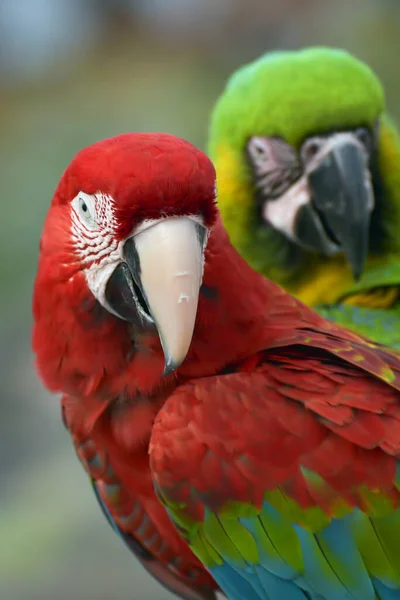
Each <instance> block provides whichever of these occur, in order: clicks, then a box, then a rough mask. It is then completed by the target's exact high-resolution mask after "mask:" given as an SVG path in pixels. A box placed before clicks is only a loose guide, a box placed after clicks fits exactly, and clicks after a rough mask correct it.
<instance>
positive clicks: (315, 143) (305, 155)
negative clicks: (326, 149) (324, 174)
mask: <svg viewBox="0 0 400 600" xmlns="http://www.w3.org/2000/svg"><path fill="white" fill-rule="evenodd" d="M323 144H324V140H323V139H322V138H311V139H309V140H306V141H305V142H304V144H303V145H302V147H301V150H300V155H301V160H302V162H303V164H307V163H309V162H310V161H311V160H312V159H313V158H314V157H315V156H316V155H317V154H318V152H319V151H320V150H321V148H322V146H323Z"/></svg>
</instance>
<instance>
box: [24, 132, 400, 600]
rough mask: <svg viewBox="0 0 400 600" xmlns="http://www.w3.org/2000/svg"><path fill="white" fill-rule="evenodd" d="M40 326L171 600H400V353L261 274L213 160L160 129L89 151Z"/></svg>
mask: <svg viewBox="0 0 400 600" xmlns="http://www.w3.org/2000/svg"><path fill="white" fill-rule="evenodd" d="M33 316H34V326H33V334H32V335H33V338H32V345H33V350H34V352H35V357H36V367H37V370H38V374H39V376H40V377H41V379H42V381H43V383H44V384H45V386H46V387H47V388H48V389H49V390H50V391H52V392H58V393H61V394H62V399H61V407H62V417H63V420H64V423H65V425H66V427H67V429H68V431H69V433H70V435H71V439H72V442H73V445H74V447H75V450H76V453H77V455H78V458H79V459H80V461H81V463H82V465H83V466H84V468H85V469H86V470H87V472H88V475H89V479H90V481H91V484H92V486H93V487H94V490H95V494H96V497H97V500H98V502H99V504H100V506H101V508H102V510H103V512H104V513H105V515H106V517H107V519H108V521H109V522H110V524H111V525H112V527H113V528H114V530H115V531H116V532H117V533H118V534H119V535H120V537H121V538H122V540H123V541H124V542H126V544H127V545H128V546H129V547H130V548H131V550H132V551H133V553H134V554H135V555H136V556H137V557H138V558H139V560H140V561H141V562H142V563H143V565H144V566H145V567H146V568H148V570H149V571H150V572H151V573H152V574H153V575H155V577H156V578H158V579H159V581H160V582H161V583H163V584H164V585H165V586H166V587H168V588H169V589H171V590H172V591H174V592H175V593H176V594H177V595H178V596H180V597H181V598H184V599H185V600H205V599H207V600H208V599H212V598H215V597H216V594H217V593H218V592H219V591H220V592H221V593H223V594H224V595H225V596H226V597H227V598H229V600H239V599H243V598H246V599H248V600H277V599H278V598H279V600H281V598H282V597H284V598H287V599H288V600H350V599H351V600H397V599H400V561H399V557H400V508H399V502H398V495H399V490H400V471H399V470H398V458H399V456H400V409H399V406H400V353H398V352H396V351H395V350H393V349H392V348H390V347H387V346H384V345H382V344H379V343H376V342H373V341H371V340H368V339H367V338H364V337H362V336H360V335H359V334H357V333H355V332H352V331H350V330H346V329H344V328H342V327H341V326H339V325H337V324H335V323H333V322H331V321H329V320H326V319H325V318H323V317H322V316H321V315H319V314H318V313H316V312H315V311H313V310H312V309H311V308H310V307H308V306H306V305H305V304H303V303H302V302H301V301H300V300H298V299H296V298H295V297H294V296H292V295H290V294H289V293H288V292H287V291H286V290H285V289H284V288H283V287H281V286H279V285H278V284H276V283H275V282H272V281H270V280H268V279H267V278H265V277H263V276H262V275H261V274H259V273H257V272H256V271H255V270H253V269H252V268H251V267H250V266H249V265H248V264H247V262H246V261H245V260H244V259H243V258H242V257H241V256H240V254H239V253H238V252H237V250H236V249H235V248H234V247H233V245H232V244H231V242H230V240H229V237H228V234H227V232H226V230H225V229H224V225H223V222H222V219H221V217H220V215H219V211H218V206H217V187H216V174H215V169H214V166H213V164H212V162H211V161H210V159H209V158H208V157H207V156H206V155H205V154H204V153H203V152H201V151H200V150H198V149H197V148H195V147H194V146H192V145H191V144H190V143H189V142H186V141H184V140H181V139H180V138H176V137H175V136H172V135H169V134H158V133H147V134H146V133H127V134H121V135H119V136H115V137H113V138H109V139H106V140H102V141H100V142H96V143H95V144H93V145H91V146H88V147H87V148H84V149H83V150H80V152H78V154H77V155H76V157H75V158H74V159H73V160H72V162H71V163H70V165H69V166H68V167H67V169H66V171H65V172H64V174H63V175H62V177H61V180H60V182H59V184H58V186H57V189H56V191H55V193H54V196H53V199H52V202H51V205H50V209H49V212H48V214H47V217H46V220H45V223H44V228H43V233H42V237H41V242H40V256H39V264H38V270H37V274H36V279H35V284H34V292H33Z"/></svg>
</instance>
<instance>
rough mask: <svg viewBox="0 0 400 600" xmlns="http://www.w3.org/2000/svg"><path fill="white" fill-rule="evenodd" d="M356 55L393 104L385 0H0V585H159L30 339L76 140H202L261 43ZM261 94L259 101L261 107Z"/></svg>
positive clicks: (393, 51)
mask: <svg viewBox="0 0 400 600" xmlns="http://www.w3.org/2000/svg"><path fill="white" fill-rule="evenodd" d="M314 44H327V45H334V46H339V47H342V48H346V49H348V50H350V51H352V52H353V53H355V54H356V55H357V56H359V57H360V58H362V59H364V60H365V61H367V62H368V63H369V64H370V65H371V66H372V67H373V68H374V69H375V70H376V72H377V73H378V74H379V76H380V77H381V79H382V81H383V83H384V85H385V87H386V90H387V103H388V107H389V110H390V111H391V113H392V114H393V116H394V117H396V118H397V120H398V121H399V120H400V69H399V56H400V2H399V1H398V0H351V1H349V0H335V1H334V2H332V1H331V0H326V1H325V0H279V1H277V0H114V1H112V0H0V202H1V211H0V377H1V401H0V598H1V599H2V600H36V599H39V600H55V599H57V600H92V599H93V600H135V599H137V600H146V599H148V600H153V599H154V600H168V598H169V599H170V600H171V598H172V596H171V595H169V594H168V593H167V592H166V591H164V590H163V588H161V587H160V586H159V585H158V584H157V583H156V582H154V581H153V580H152V579H151V578H150V577H149V576H148V575H147V574H146V573H145V572H144V571H143V570H142V569H141V567H140V566H138V565H137V564H136V563H135V561H134V559H133V558H132V557H131V556H130V554H129V552H128V551H127V550H126V548H125V547H124V546H123V545H122V544H121V543H120V542H119V540H118V539H117V536H116V535H115V534H114V533H113V532H112V531H111V529H110V528H109V526H108V525H107V524H106V522H105V521H104V519H103V516H102V515H101V513H100V510H99V509H98V508H97V505H96V503H95V500H94V498H93V496H92V492H91V489H90V486H89V485H88V482H87V479H86V475H85V474H84V472H83V470H82V468H81V467H80V465H79V463H78V461H77V459H76V457H75V454H74V451H73V449H72V447H71V444H70V441H69V438H68V436H67V434H66V432H65V431H64V428H63V426H62V424H61V421H60V415H59V407H58V399H57V398H56V397H51V396H50V395H49V394H47V393H46V392H45V391H44V390H43V389H42V387H41V384H40V382H39V381H38V380H37V378H36V376H35V372H34V368H33V357H32V354H31V351H30V329H31V290H32V283H33V279H34V276H35V269H36V261H37V253H38V244H39V237H40V232H41V227H42V222H43V219H44V215H45V213H46V210H47V208H48V205H49V202H50V199H51V196H52V193H53V191H54V189H55V186H56V184H57V182H58V179H59V177H60V175H61V173H62V171H63V170H64V168H65V167H66V166H67V164H68V163H69V161H70V160H71V158H72V157H73V155H74V154H75V153H76V152H77V150H78V149H80V148H81V147H82V146H86V145H88V144H90V143H92V142H94V141H96V140H97V139H100V138H104V137H107V136H111V135H114V134H117V133H120V132H124V131H135V130H136V131H146V130H147V131H169V132H171V133H174V134H176V135H179V136H182V137H185V138H187V139H188V140H190V141H191V142H193V143H195V144H197V145H199V146H200V147H203V148H204V146H205V141H206V137H207V126H208V116H209V112H210V110H211V108H212V106H213V103H214V101H215V99H216V98H217V96H218V94H219V93H220V92H221V90H222V88H223V86H224V82H225V81H226V78H227V76H228V75H229V74H230V73H231V72H232V71H233V70H234V69H236V68H237V67H238V66H240V65H241V64H243V63H244V62H246V61H249V60H252V59H254V58H256V57H257V56H258V55H259V54H261V53H263V52H265V51H266V50H270V49H276V48H298V47H301V46H307V45H314ZM266 110H267V107H266Z"/></svg>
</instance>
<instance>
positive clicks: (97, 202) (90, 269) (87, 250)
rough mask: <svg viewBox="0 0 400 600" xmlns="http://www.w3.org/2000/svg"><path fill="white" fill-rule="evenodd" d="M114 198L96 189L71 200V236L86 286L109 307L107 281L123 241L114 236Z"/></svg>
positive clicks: (120, 252)
mask: <svg viewBox="0 0 400 600" xmlns="http://www.w3.org/2000/svg"><path fill="white" fill-rule="evenodd" d="M116 228H117V221H116V219H115V211H114V200H113V198H112V197H111V196H108V195H106V194H102V193H101V192H98V193H96V194H93V195H90V194H85V193H84V192H79V194H78V195H77V196H76V197H75V198H74V199H73V200H72V203H71V236H72V241H73V243H74V246H75V252H76V254H77V256H78V257H79V260H80V261H81V262H82V263H83V265H84V266H85V268H84V273H85V276H86V281H87V284H88V287H89V289H90V291H91V292H92V294H93V295H94V297H95V298H96V299H97V300H98V301H99V302H100V304H102V306H104V307H105V308H107V309H108V310H109V307H108V305H107V302H106V299H105V290H106V285H107V281H108V279H109V277H110V275H111V273H112V272H113V271H114V269H115V268H116V266H118V264H119V263H121V262H122V251H123V244H122V242H118V241H117V240H116V237H115V234H116Z"/></svg>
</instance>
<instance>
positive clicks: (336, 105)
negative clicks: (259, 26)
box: [208, 47, 400, 304]
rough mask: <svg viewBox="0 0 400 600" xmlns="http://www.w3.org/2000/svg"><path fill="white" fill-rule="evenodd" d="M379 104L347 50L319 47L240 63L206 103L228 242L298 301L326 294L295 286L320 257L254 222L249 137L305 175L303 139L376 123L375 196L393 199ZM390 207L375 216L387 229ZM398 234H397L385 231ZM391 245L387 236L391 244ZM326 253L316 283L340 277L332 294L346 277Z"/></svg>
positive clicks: (399, 176)
mask: <svg viewBox="0 0 400 600" xmlns="http://www.w3.org/2000/svg"><path fill="white" fill-rule="evenodd" d="M384 111H385V99H384V91H383V88H382V85H381V83H380V82H379V80H378V79H377V77H376V76H375V75H374V73H373V72H372V71H371V69H370V68H369V67H368V66H367V65H365V64H364V63H362V62H361V61H359V60H357V59H356V58H354V57H353V56H351V55H350V54H349V53H348V52H345V51H343V50H337V49H330V48H324V47H316V48H310V49H304V50H300V51H287V52H272V53H268V54H266V55H264V56H262V57H261V58H259V59H257V60H255V61H254V62H252V63H250V64H248V65H245V66H244V67H242V68H240V69H239V70H238V71H236V72H235V73H234V74H233V75H232V76H231V77H230V79H229V81H228V83H227V85H226V87H225V89H224V91H223V93H222V94H221V96H220V98H219V99H218V101H217V103H216V105H215V108H214V110H213V113H212V116H211V124H210V131H209V143H208V151H209V154H210V156H211V159H212V160H213V161H214V164H215V167H216V171H217V187H218V202H219V207H220V210H221V214H222V217H223V220H224V224H225V226H226V229H227V231H228V233H229V235H230V237H231V240H232V242H233V244H234V245H235V246H236V248H237V249H238V250H239V252H240V253H241V254H242V256H243V257H244V258H245V259H246V260H247V261H248V262H249V263H250V264H251V265H252V266H253V268H255V269H256V270H258V271H259V272H261V273H263V274H265V275H267V276H268V277H270V278H271V279H274V280H276V281H277V282H278V283H280V284H282V285H284V286H285V287H287V288H288V289H289V290H290V291H291V292H292V293H294V294H295V295H297V296H298V297H300V298H301V299H302V300H303V301H305V302H306V303H309V304H313V303H314V301H318V302H325V301H334V300H335V297H333V296H332V295H331V296H329V297H326V295H325V294H324V292H323V293H321V294H317V295H315V294H314V292H312V293H311V295H310V294H308V295H307V294H305V295H304V294H302V293H301V292H300V291H299V290H300V288H301V287H302V286H303V284H304V282H305V280H307V279H308V280H310V278H314V279H313V284H314V281H315V279H316V278H317V274H316V271H318V272H319V273H321V272H322V270H321V268H322V267H323V268H324V269H325V271H326V268H325V267H326V265H327V262H326V258H324V257H323V255H322V254H318V253H315V252H312V251H311V252H310V251H309V250H307V249H304V247H301V246H299V245H298V244H297V243H296V242H294V241H292V238H291V237H290V235H289V237H285V235H283V234H282V232H279V231H277V230H276V229H274V227H267V226H266V225H265V221H264V222H262V219H260V213H259V210H258V212H257V209H256V206H255V204H256V195H257V187H256V183H255V178H254V165H253V168H252V165H250V161H249V155H248V146H247V145H248V143H249V140H250V139H251V138H254V137H263V138H265V139H267V140H269V139H281V140H283V141H284V142H287V144H288V145H290V147H291V148H292V152H293V154H294V156H297V159H298V168H299V169H300V172H301V170H302V169H303V168H304V173H306V169H305V167H304V163H303V166H302V157H301V154H300V153H301V151H302V149H303V147H304V142H305V140H307V139H312V137H313V136H329V134H334V133H335V132H347V131H348V132H352V131H353V132H354V131H356V130H357V129H358V128H365V129H366V130H367V131H368V132H370V137H371V139H375V141H376V132H377V129H376V127H375V126H376V124H377V121H378V120H379V122H380V133H379V152H378V154H379V156H378V163H379V165H378V166H379V171H380V172H381V174H382V173H383V172H384V173H383V174H384V175H385V181H383V187H384V188H385V186H387V187H388V189H389V188H390V190H389V194H386V192H387V191H388V190H387V189H385V194H386V195H392V196H393V195H395V194H396V192H395V193H394V194H393V193H392V192H393V190H398V189H400V188H399V185H400V170H397V169H396V171H394V165H396V164H400V143H399V138H398V135H397V132H396V130H395V128H394V127H393V126H392V125H391V124H390V123H389V121H388V119H387V117H386V115H385V114H384ZM267 143H268V142H267ZM344 145H345V144H344ZM347 164H348V167H347V169H348V171H349V170H350V171H351V166H350V162H348V163H347ZM293 181H296V179H295V178H294V179H293ZM397 195H398V192H397ZM360 202H361V201H360ZM387 204H390V203H389V202H388V203H387ZM390 209H391V210H392V212H393V216H391V217H390V218H386V220H385V223H384V226H385V227H386V228H387V230H389V229H390V227H391V225H390V222H391V223H398V222H399V220H400V198H398V201H397V199H395V200H394V201H392V206H391V207H390ZM393 227H394V226H392V229H393ZM396 231H397V227H396ZM398 238H399V236H398V235H397V233H396V235H395V236H392V239H393V240H395V239H398ZM371 239H372V238H371ZM395 243H397V244H398V242H393V241H392V242H391V244H392V249H393V247H394V244H395ZM327 256H331V258H329V261H331V262H329V264H330V265H333V266H335V268H336V277H334V278H330V277H328V278H325V279H326V282H325V283H324V284H321V285H322V287H324V286H325V287H326V288H330V290H332V289H333V288H334V287H335V286H337V285H338V284H337V282H338V281H340V287H341V290H339V289H338V290H337V292H338V293H341V291H343V290H344V288H345V287H346V286H350V285H351V284H353V283H354V281H353V275H352V272H351V270H350V268H348V264H347V262H346V260H345V259H344V258H343V255H340V253H339V254H336V255H333V254H332V255H329V254H327ZM368 256H369V255H368ZM368 260H369V258H368V259H367V261H368ZM318 276H319V275H318ZM314 288H315V289H316V286H314ZM342 288H343V289H342Z"/></svg>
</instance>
